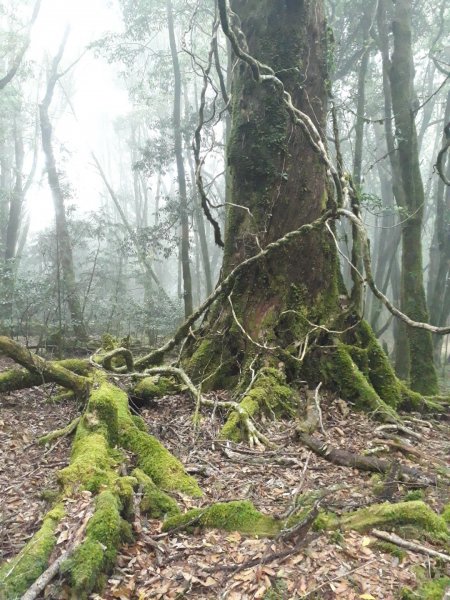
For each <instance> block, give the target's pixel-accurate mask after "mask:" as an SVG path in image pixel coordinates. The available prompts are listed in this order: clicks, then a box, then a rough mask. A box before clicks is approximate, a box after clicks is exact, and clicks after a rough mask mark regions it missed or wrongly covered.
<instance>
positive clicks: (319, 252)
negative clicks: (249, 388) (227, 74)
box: [194, 0, 338, 373]
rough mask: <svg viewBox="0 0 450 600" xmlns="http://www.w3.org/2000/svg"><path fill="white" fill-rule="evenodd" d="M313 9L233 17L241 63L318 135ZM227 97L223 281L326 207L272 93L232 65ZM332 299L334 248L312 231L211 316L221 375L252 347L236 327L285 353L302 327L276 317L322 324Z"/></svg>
mask: <svg viewBox="0 0 450 600" xmlns="http://www.w3.org/2000/svg"><path fill="white" fill-rule="evenodd" d="M316 5H317V6H316V7H315V8H313V7H312V6H310V5H309V4H308V3H304V2H299V3H296V5H295V6H293V5H292V3H285V2H279V1H277V2H268V1H264V2H260V1H257V0H252V1H250V2H246V3H244V2H235V3H234V5H233V10H235V11H236V13H237V14H238V16H239V18H240V20H241V27H242V30H243V32H244V34H245V35H246V37H247V42H248V46H249V52H250V54H252V55H253V56H255V57H256V58H257V59H258V60H261V61H262V62H264V63H267V64H269V65H270V66H271V67H272V68H273V69H274V70H275V71H276V72H282V73H283V74H282V75H281V77H282V80H283V83H284V85H285V86H286V89H288V90H289V91H290V92H291V93H292V95H293V101H294V104H295V105H296V106H298V107H299V108H300V109H301V110H303V111H304V112H306V113H307V114H308V115H309V116H310V117H311V118H312V119H313V121H314V122H315V124H316V126H317V127H318V128H319V129H323V128H324V126H325V118H326V107H327V90H326V83H325V82H326V77H327V67H326V48H325V46H324V44H323V40H324V37H325V35H326V33H325V20H324V15H323V10H322V6H321V3H320V2H319V3H316ZM287 40H289V42H287ZM307 62H308V64H309V68H308V73H309V74H308V79H307V85H306V86H305V85H304V82H303V80H304V73H302V72H301V69H299V70H295V69H292V65H300V66H301V65H306V64H307ZM283 70H285V71H284V72H283ZM301 84H303V85H301ZM232 96H233V107H232V130H231V133H230V141H229V145H228V164H229V167H230V187H231V203H232V204H231V205H229V206H228V208H227V223H226V232H225V250H224V263H223V269H222V275H223V276H226V275H227V274H229V273H230V271H231V270H232V269H233V268H234V267H236V265H238V264H240V263H242V262H243V261H244V260H246V259H248V258H249V257H251V256H252V255H254V254H256V253H258V252H259V250H260V248H264V247H265V246H267V245H268V244H270V243H271V242H274V241H276V240H278V239H279V238H280V237H282V236H283V235H285V234H286V233H287V232H289V231H292V230H294V229H297V228H299V227H300V226H301V225H303V224H305V223H310V222H311V221H314V220H315V219H317V217H319V216H320V215H321V213H322V212H323V211H324V210H325V208H326V206H327V198H328V192H327V183H326V176H325V168H324V166H323V164H321V161H320V159H319V157H318V155H317V154H316V153H315V152H314V150H313V149H312V148H311V147H310V144H309V142H308V141H307V139H306V137H305V135H304V134H303V133H302V132H301V131H300V129H299V128H295V127H293V126H292V124H291V122H290V121H289V119H288V115H287V113H286V109H285V106H284V103H283V100H282V98H281V95H280V94H279V93H278V91H277V90H276V88H275V85H274V84H272V83H269V82H267V83H264V84H261V83H259V82H256V81H254V80H253V78H252V75H251V71H250V69H249V68H248V67H247V66H246V65H244V64H240V65H239V67H238V68H236V69H235V77H234V81H233V94H232ZM337 297H338V285H337V260H336V252H335V248H334V245H333V244H332V243H330V237H329V234H328V233H326V230H325V231H322V232H312V233H311V234H310V235H308V236H306V237H305V238H304V239H301V240H299V241H298V242H296V243H293V244H292V245H291V246H290V247H289V249H286V248H282V249H280V250H279V251H278V252H275V253H273V254H272V255H271V256H270V258H267V260H266V261H265V262H264V263H261V264H259V263H258V264H255V265H254V266H253V267H252V268H251V269H249V270H248V271H247V272H246V273H245V275H244V276H242V277H240V278H238V280H237V281H236V283H235V285H234V288H233V292H232V295H230V301H228V300H227V298H225V300H224V303H223V306H222V307H221V308H220V318H219V319H218V321H217V322H216V323H215V322H214V319H215V315H214V314H212V315H211V321H209V322H208V327H210V330H209V332H208V337H210V338H214V335H215V336H217V335H219V332H220V331H225V332H226V338H225V344H224V348H225V350H224V349H222V350H223V351H224V352H225V353H226V354H227V356H226V357H224V358H225V360H226V361H227V360H229V361H230V365H229V366H230V369H229V370H230V372H231V373H238V372H239V369H240V368H241V367H242V364H243V363H245V362H246V361H247V359H248V358H249V357H251V356H253V355H254V354H255V352H254V351H255V349H256V348H257V346H256V345H254V344H252V343H251V342H250V341H249V339H245V341H244V340H243V339H242V335H241V332H240V328H239V325H238V324H237V323H238V322H239V324H240V326H241V327H242V328H244V329H245V331H246V332H247V334H248V335H249V336H250V337H251V338H252V339H253V340H255V342H257V343H259V344H261V345H263V344H265V343H267V344H268V345H270V346H273V344H274V343H275V342H276V343H281V345H282V346H283V347H287V346H289V345H290V344H292V343H294V342H295V341H296V340H297V339H300V337H301V334H302V330H303V334H304V333H306V331H305V325H306V329H308V327H309V326H308V325H307V324H306V323H305V320H304V318H303V316H300V317H298V316H297V315H295V313H293V312H292V313H289V314H282V313H283V312H284V311H286V310H287V309H292V310H294V311H295V310H301V311H304V315H306V314H308V315H309V319H310V320H311V321H315V320H317V321H320V322H325V321H327V320H328V319H329V318H330V317H331V315H332V313H333V312H334V311H335V310H336V309H337V306H338V303H337ZM231 304H232V305H233V309H234V313H235V317H233V314H232V313H233V310H232V308H231ZM214 312H215V311H214V310H213V311H212V313H214ZM194 358H195V356H194ZM211 358H212V357H211V356H210V357H209V359H211ZM219 358H220V357H219Z"/></svg>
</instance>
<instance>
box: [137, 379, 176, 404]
mask: <svg viewBox="0 0 450 600" xmlns="http://www.w3.org/2000/svg"><path fill="white" fill-rule="evenodd" d="M179 391H180V386H179V385H177V384H176V383H175V382H174V381H172V380H171V379H169V378H168V377H160V376H159V375H157V376H154V377H145V379H141V381H139V383H138V384H137V385H136V386H135V387H134V388H133V390H132V395H133V397H134V398H136V399H137V400H138V401H140V402H141V403H145V402H151V401H152V400H154V399H155V398H161V397H162V396H167V395H168V394H175V393H177V392H179Z"/></svg>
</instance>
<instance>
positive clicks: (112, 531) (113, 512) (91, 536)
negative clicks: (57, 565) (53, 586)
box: [61, 491, 124, 599]
mask: <svg viewBox="0 0 450 600" xmlns="http://www.w3.org/2000/svg"><path fill="white" fill-rule="evenodd" d="M120 510H121V505H120V502H119V500H118V498H117V497H116V496H115V495H114V494H113V493H112V492H111V491H105V492H102V493H101V494H100V495H99V496H98V498H97V500H96V504H95V512H94V515H93V516H92V518H91V520H90V521H89V523H88V526H87V529H86V537H85V540H84V542H83V543H82V544H81V545H80V546H79V547H78V548H77V549H76V550H75V552H74V554H73V555H72V557H71V558H70V559H69V560H68V561H66V563H64V565H63V567H62V569H61V571H62V572H63V573H66V574H67V576H68V578H69V581H70V585H71V588H72V590H73V592H74V594H75V595H76V598H80V599H82V598H87V597H88V596H89V594H90V592H91V591H92V590H99V589H101V587H102V584H103V582H104V581H103V574H104V573H105V572H107V571H108V570H110V569H111V568H112V567H113V565H114V562H115V559H116V555H117V550H118V547H119V545H120V542H121V541H122V539H123V534H124V528H123V526H122V518H121V516H120Z"/></svg>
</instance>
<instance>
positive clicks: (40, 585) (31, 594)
mask: <svg viewBox="0 0 450 600" xmlns="http://www.w3.org/2000/svg"><path fill="white" fill-rule="evenodd" d="M90 517H91V513H88V514H87V515H86V516H85V518H84V520H83V523H82V524H81V527H80V528H79V529H78V531H77V532H76V535H75V538H74V540H73V542H72V544H71V545H70V547H69V548H68V549H67V550H66V551H65V552H63V553H62V554H61V556H59V557H58V558H57V559H56V560H55V561H54V562H53V563H52V564H51V565H50V566H49V567H48V569H47V570H46V571H44V572H43V573H42V575H41V576H40V577H38V578H37V579H36V581H35V582H34V583H33V585H32V586H31V587H30V588H29V589H28V591H27V592H25V594H24V595H23V596H22V598H21V600H35V599H36V598H38V597H39V595H40V594H41V593H42V592H43V591H44V590H45V588H46V587H47V585H48V584H49V583H50V581H51V580H52V579H53V578H54V577H56V575H57V574H58V572H59V570H60V568H61V565H62V564H63V563H64V562H65V561H66V560H67V559H68V558H70V556H71V555H72V554H73V553H74V551H75V550H76V549H77V548H78V546H79V545H80V544H81V542H82V541H83V537H82V536H83V533H84V530H85V529H86V527H87V524H88V522H89V519H90Z"/></svg>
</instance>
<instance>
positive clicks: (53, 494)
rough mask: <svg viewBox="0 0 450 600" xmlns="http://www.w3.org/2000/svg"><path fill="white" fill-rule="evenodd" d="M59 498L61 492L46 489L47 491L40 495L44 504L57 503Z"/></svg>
mask: <svg viewBox="0 0 450 600" xmlns="http://www.w3.org/2000/svg"><path fill="white" fill-rule="evenodd" d="M58 496H59V492H58V490H56V489H51V488H49V489H46V490H42V492H41V493H40V494H39V498H40V499H41V500H43V501H44V502H49V503H50V502H55V501H56V500H57V498H58Z"/></svg>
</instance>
